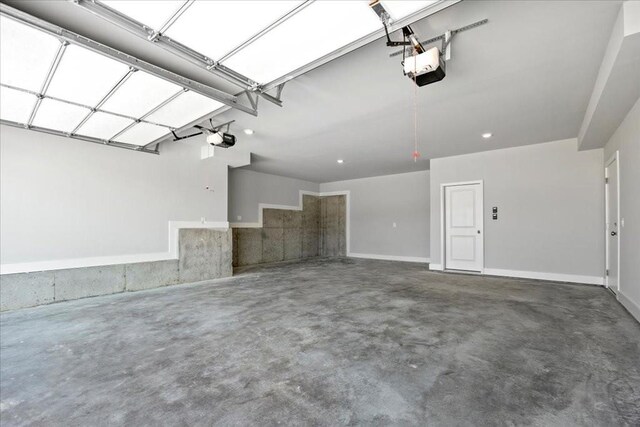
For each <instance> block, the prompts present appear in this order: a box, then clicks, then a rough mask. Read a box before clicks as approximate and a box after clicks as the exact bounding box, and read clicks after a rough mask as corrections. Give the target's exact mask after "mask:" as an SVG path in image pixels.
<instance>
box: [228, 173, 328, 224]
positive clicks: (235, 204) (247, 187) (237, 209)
mask: <svg viewBox="0 0 640 427" xmlns="http://www.w3.org/2000/svg"><path fill="white" fill-rule="evenodd" d="M300 190H303V191H311V192H314V193H317V192H318V191H320V186H319V185H318V184H316V183H315V182H310V181H303V180H300V179H293V178H286V177H283V176H278V175H271V174H266V173H260V172H254V171H250V170H244V169H230V170H229V221H230V222H232V223H234V222H243V223H254V222H258V206H259V204H260V203H267V204H273V205H283V206H299V205H300ZM238 217H240V218H238Z"/></svg>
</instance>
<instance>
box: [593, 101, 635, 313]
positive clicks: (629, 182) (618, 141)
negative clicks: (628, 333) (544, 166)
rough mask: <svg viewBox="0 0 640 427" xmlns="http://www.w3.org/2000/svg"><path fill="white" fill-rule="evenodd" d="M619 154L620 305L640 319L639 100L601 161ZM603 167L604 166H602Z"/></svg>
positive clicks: (606, 148)
mask: <svg viewBox="0 0 640 427" xmlns="http://www.w3.org/2000/svg"><path fill="white" fill-rule="evenodd" d="M616 150H617V151H618V153H619V168H620V218H621V219H622V218H624V227H622V228H620V234H619V236H620V290H619V292H618V298H619V300H620V302H622V304H623V305H624V306H625V307H626V308H627V309H628V310H629V312H631V313H632V314H633V315H634V316H635V317H636V319H638V320H640V281H639V280H638V278H639V277H640V99H639V100H638V101H636V103H635V105H634V107H633V108H632V109H631V111H629V113H628V114H627V117H626V118H625V119H624V121H623V122H622V124H620V126H619V127H618V129H617V130H616V132H615V133H614V134H613V136H612V137H611V139H610V140H609V142H608V143H607V145H606V146H605V149H604V161H605V162H606V161H608V159H609V158H611V156H612V155H613V154H614V153H615V152H616ZM602 168H604V166H602Z"/></svg>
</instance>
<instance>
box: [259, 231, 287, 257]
mask: <svg viewBox="0 0 640 427" xmlns="http://www.w3.org/2000/svg"><path fill="white" fill-rule="evenodd" d="M282 260H284V229H283V228H282V227H281V228H265V229H263V230H262V262H279V261H282Z"/></svg>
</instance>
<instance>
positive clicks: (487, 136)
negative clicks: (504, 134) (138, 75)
mask: <svg viewBox="0 0 640 427" xmlns="http://www.w3.org/2000/svg"><path fill="white" fill-rule="evenodd" d="M492 136H493V134H492V133H491V132H487V133H483V134H482V137H483V138H484V139H489V138H491V137H492Z"/></svg>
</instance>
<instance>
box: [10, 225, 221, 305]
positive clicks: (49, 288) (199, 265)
mask: <svg viewBox="0 0 640 427" xmlns="http://www.w3.org/2000/svg"><path fill="white" fill-rule="evenodd" d="M179 245H180V252H179V254H180V256H179V259H172V260H164V261H153V262H141V263H134V264H117V265H106V266H99V267H84V268H71V269H66V270H50V271H41V272H33V273H18V274H5V275H2V276H0V311H5V310H14V309H18V308H24V307H33V306H37V305H42V304H50V303H53V302H58V301H68V300H74V299H79V298H86V297H92V296H98V295H108V294H114V293H119V292H126V291H138V290H143V289H151V288H157V287H162V286H169V285H175V284H179V283H191V282H198V281H203V280H211V279H218V278H222V277H229V276H231V275H232V266H231V258H232V255H231V252H232V240H231V230H218V229H181V230H180V231H179Z"/></svg>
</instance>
